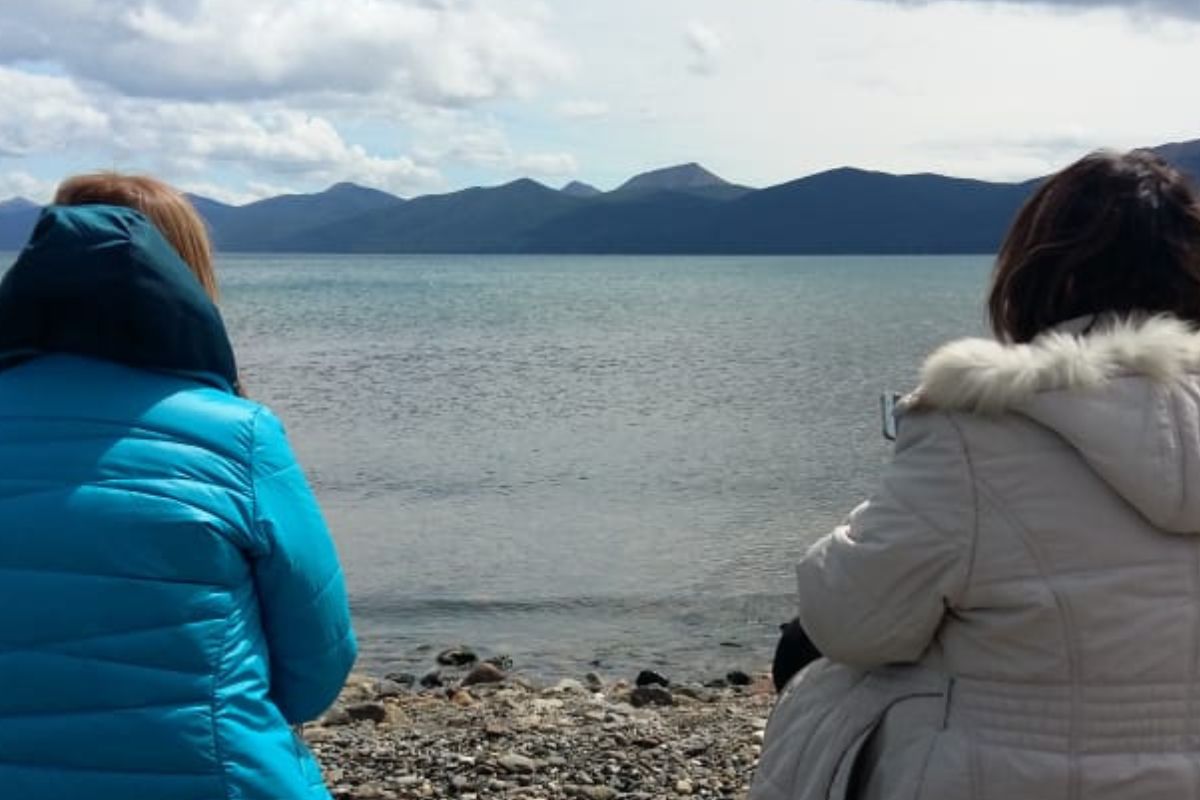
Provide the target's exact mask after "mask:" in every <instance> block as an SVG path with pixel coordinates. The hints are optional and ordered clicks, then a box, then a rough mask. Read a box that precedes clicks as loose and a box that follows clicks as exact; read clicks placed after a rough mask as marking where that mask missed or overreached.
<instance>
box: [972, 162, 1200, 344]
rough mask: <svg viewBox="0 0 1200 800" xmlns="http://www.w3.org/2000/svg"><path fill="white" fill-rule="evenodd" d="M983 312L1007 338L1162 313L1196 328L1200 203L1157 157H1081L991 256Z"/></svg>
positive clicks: (1039, 194)
mask: <svg viewBox="0 0 1200 800" xmlns="http://www.w3.org/2000/svg"><path fill="white" fill-rule="evenodd" d="M988 312H989V314H990V316H991V321H992V329H993V330H994V331H995V332H996V335H997V336H998V337H999V338H1000V339H1002V340H1005V341H1010V342H1028V341H1029V340H1031V339H1033V338H1034V337H1035V336H1037V335H1038V334H1039V333H1041V332H1042V331H1044V330H1046V329H1047V328H1050V327H1052V326H1054V325H1056V324H1058V323H1060V322H1064V321H1066V320H1069V319H1073V318H1075V317H1081V316H1085V315H1088V314H1100V313H1105V312H1113V313H1116V314H1118V315H1121V316H1131V315H1136V314H1155V313H1168V314H1173V315H1175V316H1177V317H1179V318H1181V319H1184V320H1188V321H1190V322H1193V323H1195V324H1197V325H1200V200H1198V199H1197V196H1196V194H1195V192H1194V191H1193V189H1192V187H1191V186H1190V185H1189V183H1188V181H1187V179H1186V178H1184V177H1183V175H1182V174H1181V173H1180V172H1179V171H1178V170H1176V169H1174V168H1173V167H1171V166H1170V165H1168V164H1167V163H1166V162H1165V161H1163V160H1162V159H1161V158H1159V157H1158V156H1157V155H1155V154H1154V153H1151V152H1148V151H1145V150H1134V151H1132V152H1129V153H1112V152H1107V151H1100V152H1096V153H1092V154H1091V155H1088V156H1085V157H1084V158H1083V159H1081V160H1079V161H1077V162H1076V163H1074V164H1072V165H1071V166H1069V167H1067V168H1066V169H1064V170H1063V171H1062V172H1059V173H1058V174H1057V175H1054V176H1053V177H1051V178H1049V179H1048V180H1047V181H1046V182H1045V183H1044V184H1042V186H1041V187H1040V188H1039V189H1038V190H1037V191H1036V192H1035V193H1034V195H1033V196H1032V197H1031V198H1030V199H1029V200H1028V201H1026V203H1025V205H1024V206H1023V207H1022V208H1021V210H1020V212H1019V213H1018V214H1017V218H1016V221H1015V222H1014V223H1013V226H1012V228H1011V229H1010V230H1009V232H1008V236H1007V237H1006V238H1005V240H1004V244H1003V245H1002V246H1001V248H1000V255H999V256H998V258H997V259H996V269H995V271H994V272H993V277H992V289H991V295H990V297H989V298H988Z"/></svg>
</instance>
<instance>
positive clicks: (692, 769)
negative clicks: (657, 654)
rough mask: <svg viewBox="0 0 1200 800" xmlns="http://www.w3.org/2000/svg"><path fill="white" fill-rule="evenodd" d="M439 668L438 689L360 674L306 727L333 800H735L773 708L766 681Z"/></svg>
mask: <svg viewBox="0 0 1200 800" xmlns="http://www.w3.org/2000/svg"><path fill="white" fill-rule="evenodd" d="M456 657H457V658H459V659H460V661H459V662H458V663H450V662H451V661H452V659H454V658H456ZM438 658H439V661H441V662H442V666H441V668H440V669H439V670H437V671H436V672H437V673H438V674H439V676H440V677H441V679H442V682H441V683H442V685H432V681H431V680H426V681H425V683H426V684H430V685H425V686H423V685H421V681H419V680H416V679H414V678H412V676H411V675H407V674H395V673H393V674H392V675H390V676H388V677H383V678H379V677H375V676H371V675H367V674H363V673H355V674H352V675H351V676H350V678H349V679H348V680H347V682H346V686H345V688H344V689H343V691H342V693H341V695H340V696H339V697H338V700H337V701H336V702H335V704H334V705H333V707H331V708H330V710H329V711H327V712H326V713H325V714H324V715H323V716H322V717H321V719H320V720H318V721H316V722H313V723H308V724H306V725H304V726H303V727H302V728H301V731H300V732H301V736H302V738H303V739H304V740H305V742H306V743H307V744H308V746H309V748H310V749H311V750H312V751H313V754H314V755H315V756H316V757H317V760H318V761H319V763H320V764H321V766H322V770H323V772H324V775H325V783H326V786H328V787H329V790H330V793H331V794H332V795H333V797H334V799H335V800H410V799H412V800H416V799H417V798H443V797H446V798H461V800H484V798H525V799H526V800H555V799H556V798H582V800H618V798H629V800H659V799H660V798H734V799H735V800H736V799H738V798H744V797H745V795H746V792H747V789H748V788H749V785H750V780H751V778H752V777H753V771H754V767H755V765H756V764H757V761H758V754H759V751H760V749H761V742H762V731H763V728H764V727H765V725H766V720H767V716H768V715H769V713H770V710H771V705H772V703H773V702H774V699H775V696H774V693H773V690H772V687H771V682H770V677H769V675H767V674H765V673H758V674H755V675H753V676H751V675H746V674H745V673H731V674H730V676H729V677H730V678H735V679H736V682H737V683H738V684H741V685H730V683H729V680H728V679H726V680H724V681H720V680H714V681H710V682H709V685H702V684H698V683H683V684H676V683H674V682H672V681H670V679H669V678H668V677H666V676H663V675H659V674H657V673H652V672H648V671H644V672H642V673H641V674H639V675H638V676H636V677H634V676H631V677H630V679H629V680H625V679H619V680H615V681H605V680H604V679H602V678H600V677H599V676H597V675H595V674H594V673H588V674H587V675H586V676H584V677H583V679H581V680H575V679H570V678H567V679H562V680H559V681H557V682H555V683H552V684H547V685H541V684H538V683H536V682H535V681H532V680H530V679H529V678H527V677H525V676H524V675H522V674H519V673H511V674H510V673H507V672H505V670H504V669H503V667H504V666H505V665H504V664H503V663H495V662H479V661H477V660H476V659H474V658H473V654H470V652H469V651H466V650H451V651H445V652H444V653H442V654H439V657H438ZM431 674H432V673H431ZM426 678H427V679H428V675H427V676H426ZM722 683H724V685H721V684H722Z"/></svg>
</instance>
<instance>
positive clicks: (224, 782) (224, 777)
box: [209, 623, 233, 800]
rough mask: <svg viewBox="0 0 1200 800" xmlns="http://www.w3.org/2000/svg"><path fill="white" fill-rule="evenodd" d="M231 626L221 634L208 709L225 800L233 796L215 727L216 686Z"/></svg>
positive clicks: (226, 655) (222, 749) (229, 799)
mask: <svg viewBox="0 0 1200 800" xmlns="http://www.w3.org/2000/svg"><path fill="white" fill-rule="evenodd" d="M231 627H232V626H231V625H230V624H228V623H227V624H226V625H225V629H224V631H223V632H222V633H221V653H220V656H219V657H218V659H217V668H216V670H214V671H213V679H212V689H211V691H210V694H209V708H211V709H212V735H213V752H214V753H215V754H216V756H217V777H218V778H219V779H220V781H221V795H222V796H223V797H225V798H227V800H232V798H233V795H232V794H230V785H229V777H228V776H227V775H226V774H225V766H226V765H225V752H224V748H223V747H221V734H220V731H219V730H218V727H219V726H218V725H217V686H218V684H219V683H220V677H221V675H222V673H224V671H225V659H226V658H228V656H229V631H230V628H231Z"/></svg>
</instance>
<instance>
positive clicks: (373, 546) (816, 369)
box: [2, 254, 990, 678]
mask: <svg viewBox="0 0 1200 800" xmlns="http://www.w3.org/2000/svg"><path fill="white" fill-rule="evenodd" d="M12 260H13V256H12V255H11V254H10V255H7V256H5V257H4V261H3V262H2V263H3V264H4V265H5V266H6V265H7V264H9V263H11V262H12ZM218 267H219V274H220V279H221V283H222V292H223V297H222V308H223V311H224V314H225V317H226V321H227V324H228V327H229V330H230V334H231V336H232V338H233V340H234V345H235V347H236V349H237V351H238V355H239V360H240V363H241V368H242V373H243V379H244V382H245V385H246V387H247V390H248V392H249V394H250V395H251V396H252V397H254V398H255V399H258V400H261V401H263V402H265V403H267V404H268V405H270V406H271V407H272V408H274V409H275V410H276V412H277V413H278V414H279V415H280V416H281V417H282V418H283V420H284V422H285V424H286V425H287V427H288V431H289V433H290V435H291V438H292V441H293V444H294V446H295V449H296V450H297V452H298V454H299V456H300V458H301V460H302V462H303V463H304V466H305V468H306V471H307V472H308V474H309V477H310V479H311V481H312V483H313V485H314V487H315V489H316V492H317V494H318V496H319V498H320V500H321V502H322V506H323V508H324V510H325V513H326V516H327V518H328V521H329V523H330V527H331V529H332V530H333V532H334V535H335V538H336V539H337V542H338V547H339V551H340V553H341V557H342V561H343V565H344V567H345V571H346V574H347V578H348V582H349V587H350V592H351V602H352V605H353V609H354V614H355V619H356V628H357V631H358V634H359V640H360V644H361V652H362V656H361V660H360V666H361V667H362V668H364V669H367V670H370V671H377V672H378V671H384V670H387V669H405V670H408V671H421V670H424V669H426V668H428V667H430V666H431V664H432V653H431V652H430V649H431V648H440V647H443V646H449V645H452V644H456V643H467V644H469V645H472V646H473V647H475V649H477V650H478V651H480V652H481V653H484V654H495V653H505V654H509V655H511V656H512V657H513V658H514V660H515V662H516V666H517V667H518V668H519V669H523V670H525V671H527V672H529V673H532V674H534V675H538V676H542V677H547V678H548V677H553V676H556V675H571V676H576V677H578V676H580V675H582V673H583V672H586V671H589V670H596V671H598V672H601V673H603V674H606V675H609V676H613V677H616V676H625V677H632V675H633V674H634V673H635V672H636V670H638V669H641V668H645V667H656V668H660V669H661V670H662V671H664V672H667V673H668V674H670V675H672V676H675V677H690V678H707V677H713V676H717V675H722V674H724V672H726V671H727V670H729V669H733V668H742V669H746V670H753V669H759V668H763V667H765V666H766V665H767V663H769V659H770V654H771V650H772V648H773V646H774V643H775V639H776V636H777V633H778V624H779V623H780V622H782V621H784V620H786V619H788V618H790V617H791V616H793V615H794V613H795V611H794V608H793V601H792V594H791V593H792V581H793V570H792V565H793V563H794V562H795V560H796V558H797V557H798V556H799V555H800V554H801V553H802V552H803V551H804V549H805V547H806V546H807V545H808V544H809V543H810V542H812V541H813V540H814V539H815V538H816V537H818V536H820V535H822V534H823V533H825V532H826V531H827V530H828V529H829V528H830V527H832V526H833V525H834V524H836V523H837V521H838V520H839V519H840V518H841V517H842V516H843V515H844V513H845V512H846V511H847V510H849V509H850V508H851V507H853V506H854V505H855V504H857V503H858V502H859V501H860V500H861V499H862V498H863V497H865V496H866V495H867V494H868V493H869V492H870V491H871V489H872V487H873V484H874V482H875V480H876V478H877V476H878V474H879V469H880V467H881V465H882V464H883V463H884V462H885V461H886V459H887V456H888V453H889V450H890V446H889V444H888V443H887V442H886V441H884V440H883V439H882V437H881V435H880V432H879V431H880V419H879V395H880V393H881V392H882V391H884V390H898V389H907V388H911V387H912V386H913V385H914V382H915V376H916V371H917V369H918V366H919V364H920V362H921V359H922V358H923V356H924V355H925V354H926V353H927V352H928V351H929V350H930V349H932V348H933V347H935V346H936V345H937V344H939V343H941V342H943V341H945V340H947V339H950V338H954V337H957V336H962V335H970V334H978V333H981V332H983V330H984V323H983V299H982V298H983V293H984V291H985V287H986V284H987V274H988V270H989V269H990V259H988V258H985V257H928V258H910V257H882V258H881V257H839V258H828V257H782V258H746V257H709V258H696V257H646V258H643V257H516V256H513V257H505V256H434V257H429V256H354V257H347V256H336V257H315V256H292V255H289V256H257V255H256V256H236V255H234V256H231V255H225V256H222V257H221V259H220V262H219V265H218Z"/></svg>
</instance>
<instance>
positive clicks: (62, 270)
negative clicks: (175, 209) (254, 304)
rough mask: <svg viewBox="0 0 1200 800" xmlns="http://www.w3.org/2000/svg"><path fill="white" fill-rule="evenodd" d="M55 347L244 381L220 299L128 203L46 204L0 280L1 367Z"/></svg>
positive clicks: (225, 381) (221, 381)
mask: <svg viewBox="0 0 1200 800" xmlns="http://www.w3.org/2000/svg"><path fill="white" fill-rule="evenodd" d="M48 353H72V354H75V355H81V356H90V357H92V358H101V359H105V360H108V361H117V362H120V363H122V364H127V365H129V366H133V367H140V368H144V369H154V370H163V371H168V372H179V373H185V374H188V375H191V376H193V377H196V378H198V379H200V380H204V381H206V382H208V383H212V384H214V385H216V386H219V387H220V388H223V389H227V390H230V389H232V390H236V388H237V364H236V362H235V360H234V356H233V348H232V347H231V345H230V343H229V336H228V335H227V334H226V332H225V324H224V322H223V321H222V320H221V314H220V312H219V311H218V310H217V307H216V306H215V305H214V304H213V303H212V301H211V300H209V299H208V296H207V295H206V294H205V293H204V289H203V288H202V287H201V286H200V282H199V281H198V280H197V279H196V277H195V276H194V275H193V274H192V272H191V270H190V269H189V268H188V266H187V264H185V263H184V261H183V259H182V258H180V257H179V254H178V253H176V252H175V249H174V248H173V247H171V245H170V244H169V243H168V242H167V240H166V239H164V238H163V236H162V234H161V233H159V231H158V229H157V228H156V227H155V226H154V225H153V224H152V223H151V222H150V221H149V220H148V219H146V217H145V216H143V215H142V214H141V213H140V212H138V211H134V210H133V209H131V208H125V207H123V206H108V205H83V206H48V207H47V208H46V209H45V210H43V211H42V214H41V217H40V218H39V219H38V223H37V226H36V227H35V228H34V230H33V234H32V236H31V238H30V240H29V243H28V244H27V245H26V246H25V249H24V250H22V251H21V254H20V255H19V256H18V258H17V262H16V263H15V264H14V265H13V266H12V268H11V269H9V271H8V272H7V273H6V274H5V276H4V279H3V280H2V281H0V369H4V368H6V367H10V366H13V365H14V364H17V363H20V362H22V361H24V360H27V359H29V358H32V357H35V356H39V355H44V354H48Z"/></svg>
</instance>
